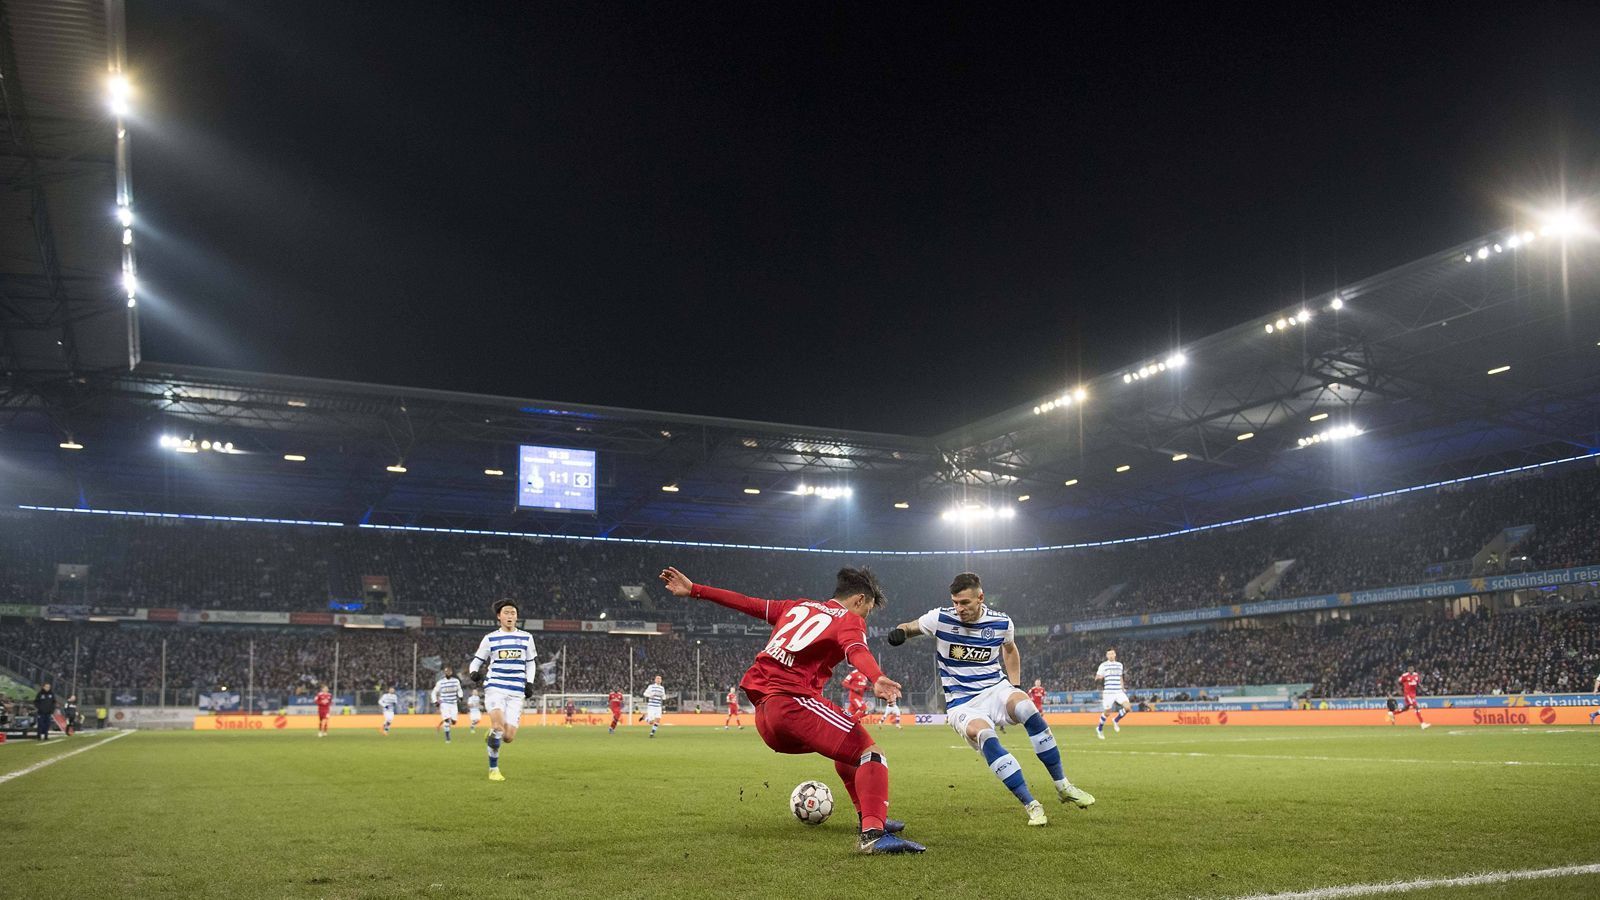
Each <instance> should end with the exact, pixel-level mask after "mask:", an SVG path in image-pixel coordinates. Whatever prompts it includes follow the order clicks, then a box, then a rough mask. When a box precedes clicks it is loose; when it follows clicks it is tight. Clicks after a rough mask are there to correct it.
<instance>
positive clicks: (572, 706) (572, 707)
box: [565, 700, 578, 728]
mask: <svg viewBox="0 0 1600 900" xmlns="http://www.w3.org/2000/svg"><path fill="white" fill-rule="evenodd" d="M565 711H566V714H567V723H566V724H567V727H568V728H571V727H572V717H573V716H575V715H577V714H578V704H577V703H574V702H573V701H571V700H568V701H567V708H566V710H565Z"/></svg>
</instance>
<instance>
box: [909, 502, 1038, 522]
mask: <svg viewBox="0 0 1600 900" xmlns="http://www.w3.org/2000/svg"><path fill="white" fill-rule="evenodd" d="M897 505H898V504H897ZM1016 517H1017V508H1016V507H1014V506H1000V507H994V506H985V505H983V504H981V503H966V504H963V505H961V506H953V507H951V508H950V509H947V510H945V511H944V512H942V513H940V514H939V518H940V519H942V520H943V521H946V522H987V521H992V520H994V519H1015V518H1016Z"/></svg>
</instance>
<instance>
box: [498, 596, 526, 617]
mask: <svg viewBox="0 0 1600 900" xmlns="http://www.w3.org/2000/svg"><path fill="white" fill-rule="evenodd" d="M508 606H509V607H511V608H512V609H515V610H516V611H517V612H522V607H520V606H518V605H517V601H515V600H513V599H511V598H510V597H501V598H500V599H499V600H496V601H495V602H494V614H495V615H496V616H498V615H500V610H502V609H505V608H506V607H508Z"/></svg>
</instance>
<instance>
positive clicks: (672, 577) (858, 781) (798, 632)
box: [661, 566, 926, 853]
mask: <svg viewBox="0 0 1600 900" xmlns="http://www.w3.org/2000/svg"><path fill="white" fill-rule="evenodd" d="M661 581H662V583H664V584H665V585H666V586H667V590H669V591H671V592H672V594H673V595H674V596H677V597H694V598H697V599H700V600H710V601H711V602H713V603H716V604H718V605H720V606H726V607H728V608H729V609H734V610H738V611H739V612H742V613H744V614H745V615H747V616H754V617H755V618H757V619H761V620H762V621H764V622H766V623H767V624H769V625H771V626H773V630H772V636H771V637H769V638H768V639H767V645H766V647H765V648H763V649H762V650H761V652H760V653H757V654H756V659H755V662H754V663H753V664H752V665H751V666H750V668H749V670H747V671H746V672H745V673H744V678H743V679H741V680H740V681H739V686H740V687H742V688H744V693H745V696H747V697H749V698H750V700H751V702H753V703H755V705H756V731H757V732H758V733H760V735H761V739H762V740H763V741H765V742H766V745H767V746H768V747H771V748H772V749H773V750H774V751H776V752H778V753H817V754H820V755H822V756H826V757H828V758H829V759H831V760H833V768H834V771H835V772H837V773H839V777H840V779H842V780H843V781H844V786H845V790H846V791H848V792H849V794H850V802H851V803H853V804H854V805H855V807H856V812H857V813H858V814H859V815H860V817H861V835H860V838H859V842H858V844H857V849H858V850H859V851H860V852H862V853H921V852H922V851H923V850H925V849H926V848H925V847H923V846H922V845H921V844H918V843H915V842H913V841H908V840H906V839H904V838H902V837H900V836H899V834H898V833H897V832H899V831H900V830H901V829H903V828H904V827H905V823H904V822H896V821H894V820H892V819H889V818H887V815H888V812H889V765H888V760H887V759H885V757H884V755H883V751H882V750H881V749H880V748H879V747H878V745H877V743H875V742H874V741H873V740H872V737H871V736H870V735H868V734H867V729H866V728H865V727H863V726H862V724H861V723H860V722H852V721H850V719H849V718H847V717H846V716H845V715H844V713H843V712H841V711H840V710H839V707H837V706H834V705H833V704H832V703H829V702H828V701H827V700H826V699H824V698H823V696H822V688H823V687H824V686H825V685H827V683H828V679H829V678H831V677H832V676H833V668H834V666H837V665H838V664H839V663H840V662H841V661H843V660H844V659H846V658H847V657H848V658H849V660H850V663H851V665H854V666H855V667H856V668H857V669H859V670H860V671H861V672H862V673H864V674H865V675H866V677H867V678H868V679H869V680H870V681H871V682H872V685H873V692H874V693H876V694H877V695H878V696H880V697H882V698H884V699H885V700H895V699H898V698H899V696H900V685H899V684H898V683H896V682H894V681H892V680H890V679H889V677H888V676H887V675H885V674H883V670H882V669H879V668H878V662H877V660H875V659H873V658H872V651H870V650H868V649H867V623H866V619H865V616H867V615H868V614H870V613H871V612H872V611H873V610H875V609H877V608H878V607H880V606H882V605H883V591H882V590H880V589H879V588H878V582H877V579H876V578H874V577H873V576H872V573H871V572H868V571H866V570H865V569H840V570H839V574H838V579H837V581H836V582H835V587H834V591H833V598H832V599H830V600H822V601H817V600H764V599H761V598H759V597H746V596H745V595H743V594H738V593H735V592H733V591H725V590H721V589H719V588H713V587H707V586H705V585H703V584H695V583H694V582H693V581H690V580H689V577H688V576H687V575H684V574H683V573H682V572H680V571H678V570H677V569H674V568H672V567H670V566H669V567H667V568H665V569H663V570H661Z"/></svg>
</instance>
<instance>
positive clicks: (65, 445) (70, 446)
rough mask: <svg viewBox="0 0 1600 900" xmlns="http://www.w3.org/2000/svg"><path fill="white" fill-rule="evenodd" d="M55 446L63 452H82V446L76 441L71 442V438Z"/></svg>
mask: <svg viewBox="0 0 1600 900" xmlns="http://www.w3.org/2000/svg"><path fill="white" fill-rule="evenodd" d="M56 446H58V447H60V448H61V449H63V450H82V449H83V445H82V444H80V443H78V442H77V441H75V440H73V439H72V438H71V437H68V438H67V439H66V440H64V441H62V442H61V443H60V444H57V445H56Z"/></svg>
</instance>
